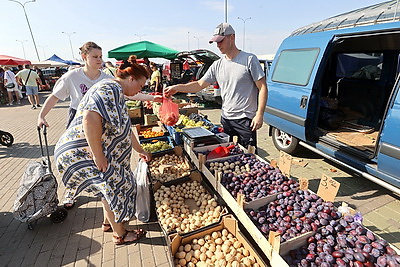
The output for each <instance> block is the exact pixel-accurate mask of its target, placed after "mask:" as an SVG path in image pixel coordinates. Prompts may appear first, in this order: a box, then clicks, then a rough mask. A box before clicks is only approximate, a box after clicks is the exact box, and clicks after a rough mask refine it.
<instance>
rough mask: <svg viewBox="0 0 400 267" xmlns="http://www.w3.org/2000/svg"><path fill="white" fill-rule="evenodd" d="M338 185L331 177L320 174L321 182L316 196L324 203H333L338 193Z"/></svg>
mask: <svg viewBox="0 0 400 267" xmlns="http://www.w3.org/2000/svg"><path fill="white" fill-rule="evenodd" d="M339 187H340V183H339V182H336V181H335V180H333V179H332V178H331V177H329V176H327V175H325V174H322V178H321V182H320V183H319V187H318V192H317V195H318V196H320V197H321V198H323V199H324V200H325V201H331V202H333V201H334V200H335V197H336V195H337V192H338V191H339Z"/></svg>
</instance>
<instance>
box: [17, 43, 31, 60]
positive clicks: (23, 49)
mask: <svg viewBox="0 0 400 267" xmlns="http://www.w3.org/2000/svg"><path fill="white" fill-rule="evenodd" d="M15 41H17V42H20V43H21V45H22V51H23V52H24V59H26V54H25V47H24V42H28V40H23V41H20V40H15Z"/></svg>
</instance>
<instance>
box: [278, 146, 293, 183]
mask: <svg viewBox="0 0 400 267" xmlns="http://www.w3.org/2000/svg"><path fill="white" fill-rule="evenodd" d="M291 167H292V156H291V155H289V154H288V153H285V152H283V151H281V152H280V153H279V169H280V170H281V172H282V173H283V174H284V175H286V176H287V177H290V168H291Z"/></svg>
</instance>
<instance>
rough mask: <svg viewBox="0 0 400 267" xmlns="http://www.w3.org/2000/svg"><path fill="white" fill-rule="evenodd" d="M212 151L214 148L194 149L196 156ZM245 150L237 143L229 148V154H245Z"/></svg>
mask: <svg viewBox="0 0 400 267" xmlns="http://www.w3.org/2000/svg"><path fill="white" fill-rule="evenodd" d="M211 151H212V149H210V150H207V151H201V152H200V151H194V152H195V154H196V156H198V155H199V154H203V155H205V156H207V155H208V154H209V153H210V152H211ZM243 153H244V151H243V150H242V149H241V148H240V147H239V145H238V144H235V146H234V147H233V148H231V149H229V156H235V155H240V154H243Z"/></svg>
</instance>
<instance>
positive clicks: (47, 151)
mask: <svg viewBox="0 0 400 267" xmlns="http://www.w3.org/2000/svg"><path fill="white" fill-rule="evenodd" d="M42 128H43V137H44V143H45V146H46V156H47V165H48V166H49V171H50V173H51V174H52V173H53V171H52V169H51V161H50V153H49V145H48V142H47V127H46V125H43V126H42ZM37 130H38V135H39V143H40V151H41V153H42V157H43V158H44V157H45V155H44V152H43V143H42V134H41V132H40V131H41V130H42V129H41V128H40V127H39V126H38V127H37Z"/></svg>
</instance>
